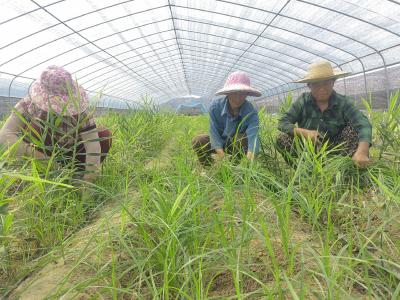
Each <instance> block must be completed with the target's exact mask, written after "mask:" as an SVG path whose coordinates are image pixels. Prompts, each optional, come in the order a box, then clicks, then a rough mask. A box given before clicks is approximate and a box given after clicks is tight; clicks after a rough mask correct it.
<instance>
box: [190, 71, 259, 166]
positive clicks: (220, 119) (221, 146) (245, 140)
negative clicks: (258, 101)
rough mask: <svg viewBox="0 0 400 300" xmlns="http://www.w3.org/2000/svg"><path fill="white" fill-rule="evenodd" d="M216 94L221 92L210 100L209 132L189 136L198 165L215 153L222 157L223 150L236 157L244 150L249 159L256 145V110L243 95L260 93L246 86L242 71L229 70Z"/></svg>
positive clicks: (247, 82)
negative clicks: (216, 97) (230, 71)
mask: <svg viewBox="0 0 400 300" xmlns="http://www.w3.org/2000/svg"><path fill="white" fill-rule="evenodd" d="M216 95H224V97H221V98H218V99H216V100H214V101H213V103H212V104H211V107H210V135H208V134H200V135H198V136H196V137H194V138H193V140H192V145H193V149H194V150H195V152H196V154H197V156H198V158H199V161H200V163H201V164H202V165H204V166H207V165H211V163H212V162H213V158H212V157H211V154H215V155H216V156H217V157H218V158H223V157H224V156H225V153H227V154H230V155H233V156H235V157H236V158H238V157H240V156H241V154H242V153H246V156H247V158H248V159H249V160H253V159H254V155H255V154H256V153H257V152H258V149H259V139H258V126H259V120H258V114H257V111H256V110H255V109H254V107H253V105H252V104H251V103H250V102H249V101H247V100H246V97H247V96H254V97H259V96H261V93H260V92H259V91H258V90H256V89H255V88H253V87H251V86H250V79H249V77H248V76H247V74H246V73H244V72H240V71H237V72H233V73H232V74H230V75H229V77H228V79H227V80H226V82H225V85H224V88H223V89H221V90H219V91H218V92H217V93H216Z"/></svg>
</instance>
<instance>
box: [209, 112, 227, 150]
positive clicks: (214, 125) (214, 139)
mask: <svg viewBox="0 0 400 300" xmlns="http://www.w3.org/2000/svg"><path fill="white" fill-rule="evenodd" d="M218 123H219V122H218V116H217V113H216V112H215V109H214V107H213V106H211V108H210V139H211V149H223V148H224V143H223V139H222V129H221V128H220V126H219V125H218Z"/></svg>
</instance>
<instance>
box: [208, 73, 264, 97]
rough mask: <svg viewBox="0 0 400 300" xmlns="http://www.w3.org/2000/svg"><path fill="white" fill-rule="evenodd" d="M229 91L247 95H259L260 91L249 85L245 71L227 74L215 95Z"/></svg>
mask: <svg viewBox="0 0 400 300" xmlns="http://www.w3.org/2000/svg"><path fill="white" fill-rule="evenodd" d="M230 93H241V94H246V95H248V96H254V97H260V96H261V92H260V91H258V90H257V89H255V88H253V87H251V86H250V78H249V76H247V74H246V73H245V72H242V71H236V72H233V73H231V74H230V75H229V76H228V79H227V80H226V82H225V85H224V87H223V88H222V89H220V90H219V91H218V92H216V93H215V94H216V95H227V94H230Z"/></svg>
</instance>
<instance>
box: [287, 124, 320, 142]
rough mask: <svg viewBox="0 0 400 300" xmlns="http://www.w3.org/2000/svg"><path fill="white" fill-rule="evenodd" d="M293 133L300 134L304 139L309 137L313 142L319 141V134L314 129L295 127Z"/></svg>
mask: <svg viewBox="0 0 400 300" xmlns="http://www.w3.org/2000/svg"><path fill="white" fill-rule="evenodd" d="M293 132H294V134H295V135H299V136H302V137H304V138H306V139H311V141H312V142H313V143H314V144H317V143H320V141H319V138H320V134H319V133H318V131H316V130H308V129H304V128H295V129H294V130H293Z"/></svg>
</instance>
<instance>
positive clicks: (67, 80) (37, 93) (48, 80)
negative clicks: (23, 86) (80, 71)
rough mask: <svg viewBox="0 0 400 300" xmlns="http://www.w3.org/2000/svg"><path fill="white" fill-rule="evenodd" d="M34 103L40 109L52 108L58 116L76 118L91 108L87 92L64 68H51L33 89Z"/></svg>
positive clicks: (31, 94) (41, 76)
mask: <svg viewBox="0 0 400 300" xmlns="http://www.w3.org/2000/svg"><path fill="white" fill-rule="evenodd" d="M29 95H30V97H31V99H32V102H33V103H34V104H35V105H36V106H37V107H38V108H40V109H42V110H44V111H49V109H50V108H51V109H52V110H53V111H55V112H56V113H58V114H61V113H64V114H65V115H69V116H74V115H78V114H79V113H81V112H84V111H85V110H86V109H87V108H88V106H89V100H88V97H87V94H86V92H85V90H84V89H83V88H82V87H81V86H79V85H77V83H76V82H75V81H74V80H72V76H71V74H70V73H69V72H68V71H66V70H65V69H64V68H63V67H58V66H49V67H47V68H46V69H45V70H44V71H43V72H42V74H41V75H40V78H39V79H37V80H36V81H35V82H34V83H33V84H32V87H31V90H30V93H29Z"/></svg>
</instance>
